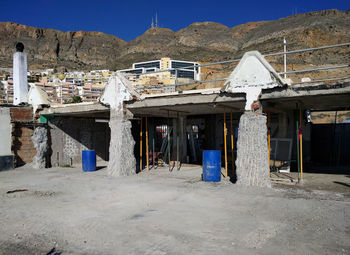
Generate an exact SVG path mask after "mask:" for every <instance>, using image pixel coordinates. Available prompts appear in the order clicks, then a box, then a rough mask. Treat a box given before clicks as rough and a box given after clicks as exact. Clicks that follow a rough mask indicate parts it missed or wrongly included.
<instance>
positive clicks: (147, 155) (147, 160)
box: [146, 116, 149, 171]
mask: <svg viewBox="0 0 350 255" xmlns="http://www.w3.org/2000/svg"><path fill="white" fill-rule="evenodd" d="M148 153H149V152H148V118H147V116H146V157H147V159H146V162H147V170H148V171H149V154H148Z"/></svg>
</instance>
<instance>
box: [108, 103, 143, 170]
mask: <svg viewBox="0 0 350 255" xmlns="http://www.w3.org/2000/svg"><path fill="white" fill-rule="evenodd" d="M109 127H110V128H111V141H110V145H109V162H108V167H107V172H108V174H109V175H112V176H127V175H132V174H136V168H135V166H136V160H135V157H134V146H135V141H134V138H133V136H132V134H131V122H130V120H129V119H128V118H127V117H126V115H125V114H123V112H122V111H117V110H114V109H111V115H110V121H109Z"/></svg>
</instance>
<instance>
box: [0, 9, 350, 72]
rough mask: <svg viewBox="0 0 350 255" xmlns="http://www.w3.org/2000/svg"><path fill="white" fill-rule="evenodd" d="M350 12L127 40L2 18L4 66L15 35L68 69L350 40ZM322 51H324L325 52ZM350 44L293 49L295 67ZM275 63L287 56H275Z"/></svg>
mask: <svg viewBox="0 0 350 255" xmlns="http://www.w3.org/2000/svg"><path fill="white" fill-rule="evenodd" d="M349 24H350V12H349V11H347V12H342V11H338V10H325V11H318V12H311V13H305V14H298V15H293V16H289V17H286V18H282V19H279V20H274V21H262V22H250V23H246V24H243V25H239V26H235V27H233V28H229V27H227V26H224V25H222V24H219V23H214V22H201V23H193V24H191V25H190V26H188V27H186V28H184V29H181V30H179V31H177V32H174V31H172V30H170V29H167V28H151V29H149V30H147V31H146V32H145V33H144V34H142V35H141V36H139V37H137V38H136V39H135V40H132V41H130V42H128V43H127V42H125V41H123V40H121V39H119V38H117V37H115V36H112V35H107V34H104V33H99V32H66V33H65V32H61V31H58V30H53V29H40V28H33V27H28V26H23V25H18V24H14V23H8V22H3V23H0V40H1V41H0V67H5V66H11V62H12V60H11V58H12V53H13V51H14V44H15V42H16V41H22V42H23V43H24V44H25V47H26V50H25V51H26V52H27V54H28V55H29V59H28V62H29V64H30V66H31V67H32V68H34V67H35V68H43V67H57V66H65V67H67V68H68V69H91V68H110V69H122V68H129V67H130V65H131V64H132V63H133V62H135V61H146V60H151V59H158V58H160V57H165V56H169V57H171V58H174V59H184V60H195V61H200V62H211V61H220V60H227V59H233V58H239V57H241V56H242V55H243V54H244V52H246V51H249V50H259V51H260V52H261V53H269V52H279V51H282V50H283V45H282V39H283V37H286V39H287V42H288V49H289V50H293V49H300V48H307V47H315V46H322V45H328V44H336V43H342V42H350V26H349ZM321 53H322V54H321ZM349 53H350V48H349V47H344V48H336V49H330V50H323V51H322V52H312V53H307V54H299V55H294V56H293V57H289V58H288V63H289V65H291V66H290V68H294V66H293V65H296V66H303V65H308V64H310V63H312V64H314V65H320V64H321V65H327V64H334V63H349V62H350V54H349ZM269 61H271V62H272V63H273V64H274V65H275V66H277V67H278V66H280V65H281V64H282V58H281V57H279V58H277V57H276V58H270V59H269Z"/></svg>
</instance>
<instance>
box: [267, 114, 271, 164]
mask: <svg viewBox="0 0 350 255" xmlns="http://www.w3.org/2000/svg"><path fill="white" fill-rule="evenodd" d="M270 123H271V116H270V112H268V113H267V145H268V150H269V169H270V161H271V132H270Z"/></svg>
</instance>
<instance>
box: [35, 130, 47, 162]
mask: <svg viewBox="0 0 350 255" xmlns="http://www.w3.org/2000/svg"><path fill="white" fill-rule="evenodd" d="M47 135H48V134H47V129H46V128H45V127H36V128H35V129H34V133H33V135H32V141H33V144H34V148H35V149H36V155H35V157H34V158H33V162H32V163H31V165H32V166H33V167H34V168H37V169H42V168H45V167H46V158H47V157H46V155H47V151H48V142H47V141H48V137H47Z"/></svg>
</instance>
